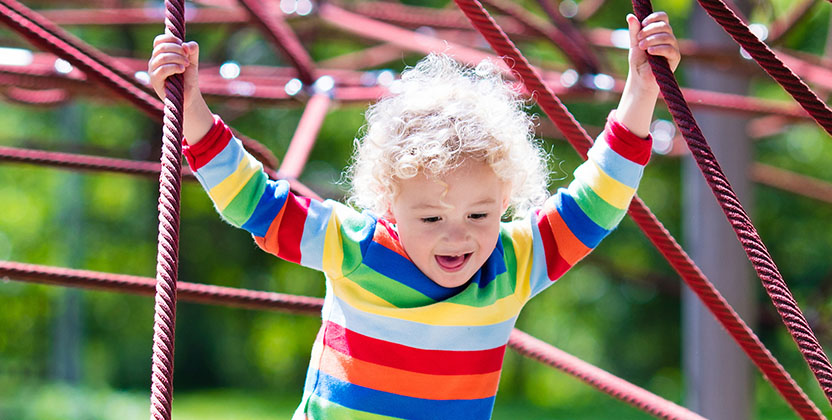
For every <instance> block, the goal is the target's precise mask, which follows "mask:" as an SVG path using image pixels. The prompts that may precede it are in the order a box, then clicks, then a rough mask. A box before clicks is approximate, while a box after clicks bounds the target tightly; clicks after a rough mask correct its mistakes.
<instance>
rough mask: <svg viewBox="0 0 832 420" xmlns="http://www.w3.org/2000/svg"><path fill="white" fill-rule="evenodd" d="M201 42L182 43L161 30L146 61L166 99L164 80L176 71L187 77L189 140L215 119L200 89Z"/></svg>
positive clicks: (205, 130) (186, 129) (199, 135)
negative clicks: (199, 43)
mask: <svg viewBox="0 0 832 420" xmlns="http://www.w3.org/2000/svg"><path fill="white" fill-rule="evenodd" d="M198 70H199V45H198V44H197V43H196V42H193V41H191V42H185V43H182V44H179V42H178V41H177V39H176V37H174V36H173V35H169V34H162V35H159V36H157V37H156V38H155V39H154V40H153V52H152V53H151V55H150V60H149V61H148V62H147V73H148V74H149V75H150V84H151V85H153V89H154V90H155V91H156V95H158V96H159V98H160V99H165V80H166V79H167V78H168V77H169V76H172V75H174V74H180V73H182V74H183V78H184V80H183V81H184V94H185V100H184V115H183V121H182V122H183V129H184V134H185V138H186V139H188V141H189V142H190V144H192V145H193V144H196V143H197V142H198V141H199V140H200V139H201V138H203V137H204V136H205V134H206V133H208V130H209V129H211V125H212V124H213V122H214V117H213V115H212V114H211V110H210V109H209V108H208V105H207V104H206V103H205V99H204V98H203V97H202V93H201V92H200V90H199V76H198Z"/></svg>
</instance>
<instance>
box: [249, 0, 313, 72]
mask: <svg viewBox="0 0 832 420" xmlns="http://www.w3.org/2000/svg"><path fill="white" fill-rule="evenodd" d="M239 2H240V4H241V5H242V6H243V7H244V8H245V9H246V10H247V11H248V12H249V15H251V18H252V20H253V21H254V23H255V24H256V25H257V26H259V27H260V28H261V29H262V30H263V32H264V33H265V34H266V36H267V37H268V38H269V39H271V41H272V44H273V45H274V46H276V47H277V48H278V49H279V50H280V51H282V52H283V55H285V56H286V58H288V59H289V61H291V62H292V65H294V66H295V68H296V69H297V70H298V78H299V79H300V81H301V82H303V84H305V85H307V86H310V85H312V83H315V67H314V64H313V62H312V58H311V57H310V56H309V53H307V52H306V50H305V49H304V48H303V45H302V44H301V43H300V40H299V39H298V37H297V36H295V33H294V32H292V29H291V28H289V25H287V24H286V21H284V20H283V18H282V17H281V16H280V13H281V12H277V14H275V13H272V12H271V11H268V10H266V8H265V7H263V5H262V4H261V3H260V0H239Z"/></svg>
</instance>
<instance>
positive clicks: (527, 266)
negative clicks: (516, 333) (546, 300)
mask: <svg viewBox="0 0 832 420" xmlns="http://www.w3.org/2000/svg"><path fill="white" fill-rule="evenodd" d="M521 223H522V225H523V226H524V227H526V228H525V229H518V228H519V227H520V224H521ZM511 228H512V229H510V232H511V240H512V242H514V255H515V258H517V287H515V289H514V295H515V296H517V298H518V299H519V300H520V301H521V302H525V301H527V300H528V299H529V295H531V293H532V287H531V276H532V242H533V239H532V233H531V226H529V221H528V220H521V221H518V222H516V223H512V224H511Z"/></svg>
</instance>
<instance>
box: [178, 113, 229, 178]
mask: <svg viewBox="0 0 832 420" xmlns="http://www.w3.org/2000/svg"><path fill="white" fill-rule="evenodd" d="M230 140H231V130H230V129H229V128H228V126H226V125H225V123H223V122H222V120H221V119H220V117H217V116H214V125H212V126H211V129H210V130H208V132H207V133H205V135H204V136H203V137H202V139H201V140H199V141H198V142H197V143H196V144H194V145H193V146H191V145H189V144H188V141H187V140H185V144H184V146H183V147H182V153H184V154H185V158H186V159H188V165H189V166H190V167H191V170H194V171H196V170H199V168H201V167H203V166H205V164H206V163H208V162H210V161H211V159H213V158H214V156H216V155H217V154H219V153H220V152H221V151H222V149H225V146H227V145H228V142H229V141H230Z"/></svg>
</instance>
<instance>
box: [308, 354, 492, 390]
mask: <svg viewBox="0 0 832 420" xmlns="http://www.w3.org/2000/svg"><path fill="white" fill-rule="evenodd" d="M320 360H321V361H320V366H319V367H318V368H319V369H320V370H321V371H323V372H324V373H326V374H328V375H331V376H334V377H336V378H338V379H341V380H342V381H346V382H349V383H352V384H355V385H359V386H363V387H366V388H371V389H375V390H378V391H384V392H389V393H392V394H398V395H404V396H407V397H413V398H424V399H431V400H468V399H479V398H488V397H493V396H494V395H495V394H496V393H497V386H498V385H499V382H500V371H499V370H498V371H495V372H491V373H482V374H474V375H431V374H426V373H417V372H410V371H406V370H401V369H396V368H391V367H386V366H382V365H377V364H375V363H370V362H365V361H363V360H359V359H353V358H351V357H349V356H347V355H345V354H343V353H340V352H338V351H336V350H334V349H332V348H330V347H328V346H327V347H325V348H324V352H323V355H322V357H321V359H320Z"/></svg>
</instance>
